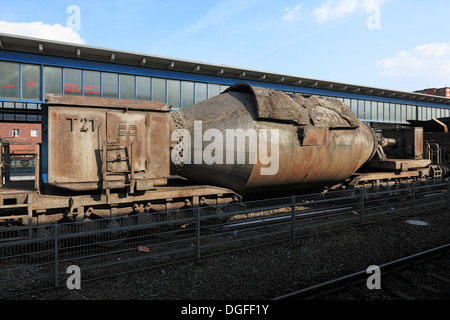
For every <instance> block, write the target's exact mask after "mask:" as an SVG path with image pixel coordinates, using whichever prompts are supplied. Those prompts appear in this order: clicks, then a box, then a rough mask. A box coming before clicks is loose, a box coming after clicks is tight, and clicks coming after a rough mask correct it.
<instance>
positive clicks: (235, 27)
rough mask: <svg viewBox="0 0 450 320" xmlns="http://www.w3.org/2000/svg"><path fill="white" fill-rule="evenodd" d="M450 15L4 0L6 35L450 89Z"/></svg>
mask: <svg viewBox="0 0 450 320" xmlns="http://www.w3.org/2000/svg"><path fill="white" fill-rule="evenodd" d="M71 5H75V6H77V7H78V8H79V14H76V13H75V12H74V11H70V10H69V13H68V8H69V7H70V6H71ZM449 13H450V1H448V0H434V1H406V0H319V1H305V0H284V1H269V0H209V1H200V0H190V1H174V0H164V1H141V0H127V1H125V0H109V1H92V0H91V1H84V0H70V1H64V0H59V1H48V0H47V1H46V0H42V1H21V0H15V1H6V0H0V33H13V34H21V35H28V36H32V37H42V38H51V39H56V40H59V41H68V42H79V43H84V44H86V45H90V46H97V47H104V48H112V49H118V50H126V51H133V52H140V53H146V54H152V55H160V56H166V57H172V58H180V59H186V60H193V61H199V62H206V63H214V64H222V65H229V66H235V67H240V68H247V69H255V70H261V71H267V72H275V73H283V74H289V75H295V76H301V77H310V78H317V79H323V80H330V81H337V82H346V83H351V84H358V85H367V86H374V87H380V88H386V89H396V90H404V91H414V90H417V89H423V88H428V87H444V86H450V25H449V19H448V16H449ZM74 14H76V15H75V16H74ZM75 18H76V19H77V20H74V19H75ZM68 19H69V23H68ZM74 21H78V22H79V29H78V27H77V26H76V25H75V24H74Z"/></svg>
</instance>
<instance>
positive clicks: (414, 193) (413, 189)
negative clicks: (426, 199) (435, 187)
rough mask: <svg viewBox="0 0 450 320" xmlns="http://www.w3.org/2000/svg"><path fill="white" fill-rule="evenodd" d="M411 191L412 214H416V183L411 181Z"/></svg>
mask: <svg viewBox="0 0 450 320" xmlns="http://www.w3.org/2000/svg"><path fill="white" fill-rule="evenodd" d="M411 185H412V190H411V201H412V214H413V215H415V214H416V182H415V181H413V183H412V184H411Z"/></svg>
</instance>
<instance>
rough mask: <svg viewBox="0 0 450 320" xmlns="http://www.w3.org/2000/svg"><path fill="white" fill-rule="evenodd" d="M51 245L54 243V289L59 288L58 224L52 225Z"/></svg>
mask: <svg viewBox="0 0 450 320" xmlns="http://www.w3.org/2000/svg"><path fill="white" fill-rule="evenodd" d="M53 243H54V250H55V287H58V286H59V277H58V274H59V257H58V253H59V248H58V224H57V223H55V224H54V225H53Z"/></svg>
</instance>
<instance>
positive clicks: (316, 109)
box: [171, 84, 376, 194]
mask: <svg viewBox="0 0 450 320" xmlns="http://www.w3.org/2000/svg"><path fill="white" fill-rule="evenodd" d="M306 116H307V118H305V117H306ZM177 117H181V118H182V120H181V121H180V120H177V121H176V122H177V123H178V124H180V123H184V128H185V129H186V130H188V131H189V132H190V133H191V136H194V132H193V125H192V123H193V122H194V121H202V123H203V132H205V131H206V130H207V129H209V128H215V129H218V130H219V131H221V132H222V135H223V136H224V137H225V136H226V130H227V129H242V130H243V131H246V130H248V129H254V130H256V131H258V130H261V129H264V130H267V132H269V135H270V132H272V130H278V131H279V143H278V145H276V147H278V150H279V155H278V160H279V167H278V171H277V172H276V173H275V174H273V175H262V174H261V169H262V168H267V167H268V165H263V164H262V163H261V161H258V162H257V163H256V164H251V163H249V162H246V163H245V164H237V163H234V164H225V163H226V162H225V159H224V161H223V163H224V164H206V163H202V164H195V163H192V164H184V165H183V166H182V168H181V169H180V171H179V172H178V173H179V174H180V175H182V176H184V177H186V178H189V179H193V180H196V181H198V182H200V183H207V184H213V185H219V186H223V187H227V188H230V189H233V190H236V192H238V193H242V194H245V193H251V192H260V191H270V190H282V189H302V188H311V187H314V186H317V187H323V186H326V185H330V184H335V183H337V182H340V181H342V180H345V179H347V178H348V177H350V176H351V175H352V174H353V173H354V172H355V171H356V170H358V169H359V168H360V167H361V166H362V165H363V164H364V163H366V162H367V161H368V160H369V159H370V158H371V157H372V156H373V154H374V153H375V152H374V148H375V146H376V137H375V135H374V133H373V131H372V130H371V129H370V128H369V127H368V126H367V125H365V124H364V123H362V122H361V121H360V120H359V119H358V118H357V117H356V116H355V115H354V114H353V112H352V111H351V110H350V109H349V108H348V107H347V106H346V105H345V104H343V103H342V102H341V101H339V100H336V99H327V98H318V97H314V96H312V97H304V96H301V95H288V94H285V93H282V92H274V91H273V90H268V89H261V88H255V87H252V86H249V85H246V84H243V85H242V84H241V85H236V86H232V87H230V88H229V89H227V90H226V91H225V92H224V93H222V94H221V95H219V96H217V97H214V98H211V99H209V100H206V101H203V102H202V103H199V104H196V105H192V106H190V107H188V108H185V109H182V110H181V111H180V112H179V114H178V115H177ZM173 123H175V121H173ZM174 129H175V128H171V131H172V130H174ZM268 141H270V138H268ZM207 145H208V143H203V148H205V147H206V146H207ZM267 148H268V155H271V154H273V152H274V151H275V150H271V144H270V143H268V145H267ZM227 151H228V150H227ZM194 152H195V150H194V149H192V150H191V153H192V154H194ZM242 152H243V153H245V157H246V159H249V156H250V153H251V152H252V150H251V147H250V146H249V143H247V144H246V146H245V150H237V151H235V153H242Z"/></svg>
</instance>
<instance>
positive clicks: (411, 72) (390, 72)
mask: <svg viewBox="0 0 450 320" xmlns="http://www.w3.org/2000/svg"><path fill="white" fill-rule="evenodd" d="M378 67H379V68H381V71H380V75H382V76H384V77H390V78H395V77H398V78H404V79H410V78H417V79H422V80H423V83H430V82H431V83H439V84H440V85H442V86H444V85H445V84H448V83H449V76H448V75H449V73H450V43H440V42H438V43H429V44H424V45H420V46H417V47H416V48H414V50H412V51H411V52H408V51H399V52H397V53H396V54H395V55H394V56H393V57H389V58H386V59H384V60H382V61H380V62H379V63H378Z"/></svg>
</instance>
